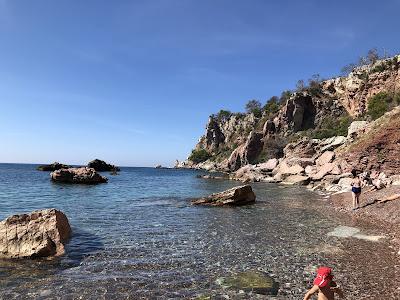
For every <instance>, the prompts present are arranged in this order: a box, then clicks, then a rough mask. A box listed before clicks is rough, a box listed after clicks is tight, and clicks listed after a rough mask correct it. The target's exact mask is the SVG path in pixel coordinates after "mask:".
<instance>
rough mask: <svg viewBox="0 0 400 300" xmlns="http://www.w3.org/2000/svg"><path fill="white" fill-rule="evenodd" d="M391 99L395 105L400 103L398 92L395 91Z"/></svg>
mask: <svg viewBox="0 0 400 300" xmlns="http://www.w3.org/2000/svg"><path fill="white" fill-rule="evenodd" d="M393 100H394V102H395V103H396V104H397V105H400V93H396V94H395V95H394V97H393Z"/></svg>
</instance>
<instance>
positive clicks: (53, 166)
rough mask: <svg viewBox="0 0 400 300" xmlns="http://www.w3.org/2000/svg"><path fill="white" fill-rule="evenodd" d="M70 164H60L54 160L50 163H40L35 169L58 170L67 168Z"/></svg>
mask: <svg viewBox="0 0 400 300" xmlns="http://www.w3.org/2000/svg"><path fill="white" fill-rule="evenodd" d="M69 167H70V166H67V165H64V164H60V163H58V162H54V163H52V164H50V165H41V166H38V167H37V168H36V169H37V170H39V171H50V172H52V171H55V170H59V169H68V168H69Z"/></svg>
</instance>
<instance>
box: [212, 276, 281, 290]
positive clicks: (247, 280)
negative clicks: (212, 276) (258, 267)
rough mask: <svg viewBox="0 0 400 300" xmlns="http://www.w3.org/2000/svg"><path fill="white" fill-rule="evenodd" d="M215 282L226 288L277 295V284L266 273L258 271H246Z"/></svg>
mask: <svg viewBox="0 0 400 300" xmlns="http://www.w3.org/2000/svg"><path fill="white" fill-rule="evenodd" d="M217 282H218V283H219V284H220V285H221V286H223V287H226V288H233V289H237V290H243V291H245V292H253V293H256V294H262V295H277V294H278V289H279V285H278V283H277V282H276V281H275V280H274V279H273V278H272V277H270V276H268V275H267V274H265V273H263V272H260V271H246V272H242V273H239V274H237V275H235V276H232V277H227V278H220V279H218V280H217Z"/></svg>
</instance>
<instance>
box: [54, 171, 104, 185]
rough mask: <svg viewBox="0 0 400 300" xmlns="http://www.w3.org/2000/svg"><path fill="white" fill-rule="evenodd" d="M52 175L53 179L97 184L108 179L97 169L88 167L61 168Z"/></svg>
mask: <svg viewBox="0 0 400 300" xmlns="http://www.w3.org/2000/svg"><path fill="white" fill-rule="evenodd" d="M50 176H51V179H52V180H53V181H57V182H64V183H83V184H97V183H104V182H107V181H108V179H107V178H106V177H104V176H101V175H100V174H99V173H97V172H96V171H95V169H93V168H88V167H81V168H70V169H60V170H56V171H54V172H52V173H51V174H50Z"/></svg>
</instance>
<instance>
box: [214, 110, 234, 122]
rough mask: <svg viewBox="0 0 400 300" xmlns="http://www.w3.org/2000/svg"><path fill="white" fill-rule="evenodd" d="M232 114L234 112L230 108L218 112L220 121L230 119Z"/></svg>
mask: <svg viewBox="0 0 400 300" xmlns="http://www.w3.org/2000/svg"><path fill="white" fill-rule="evenodd" d="M231 116H232V113H231V112H230V111H229V110H223V109H221V110H220V111H219V112H218V113H217V116H216V117H217V119H218V120H219V121H225V120H227V119H229V118H230V117H231Z"/></svg>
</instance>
